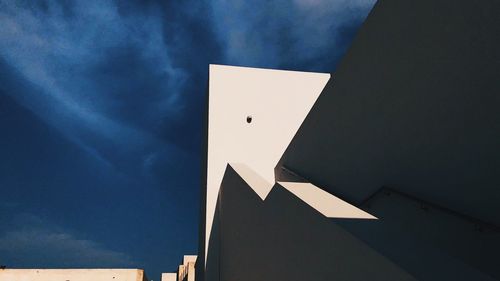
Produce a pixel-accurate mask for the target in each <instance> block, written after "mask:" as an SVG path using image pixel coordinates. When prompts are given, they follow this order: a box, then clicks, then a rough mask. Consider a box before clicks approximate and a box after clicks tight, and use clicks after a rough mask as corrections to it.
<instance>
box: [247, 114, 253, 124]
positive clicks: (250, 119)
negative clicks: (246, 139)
mask: <svg viewBox="0 0 500 281" xmlns="http://www.w3.org/2000/svg"><path fill="white" fill-rule="evenodd" d="M247 123H248V124H250V123H252V116H250V115H248V116H247Z"/></svg>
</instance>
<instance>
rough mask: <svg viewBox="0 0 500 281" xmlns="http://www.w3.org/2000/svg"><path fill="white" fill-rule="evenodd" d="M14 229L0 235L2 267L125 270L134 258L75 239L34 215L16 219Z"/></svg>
mask: <svg viewBox="0 0 500 281" xmlns="http://www.w3.org/2000/svg"><path fill="white" fill-rule="evenodd" d="M16 219H17V220H18V222H17V223H16V224H15V225H14V229H10V230H7V231H5V232H4V233H1V234H0V257H1V260H2V262H3V263H5V264H7V265H8V264H17V265H18V266H21V265H22V266H32V267H33V266H34V267H40V266H56V267H79V266H86V267H88V266H95V267H126V266H132V265H133V264H134V261H133V259H132V258H131V257H130V256H129V255H127V254H125V253H122V252H119V251H114V250H110V249H107V248H106V247H104V246H103V245H101V244H99V243H97V242H95V241H91V240H87V239H81V238H78V237H76V236H75V235H73V234H71V233H70V232H69V231H68V230H66V229H63V228H60V227H58V226H56V225H54V224H51V223H50V222H47V221H46V220H43V219H41V218H39V217H37V216H34V215H29V214H22V215H18V216H17V217H16Z"/></svg>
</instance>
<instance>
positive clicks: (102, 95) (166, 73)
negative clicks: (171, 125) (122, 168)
mask: <svg viewBox="0 0 500 281" xmlns="http://www.w3.org/2000/svg"><path fill="white" fill-rule="evenodd" d="M142 9H143V10H137V11H136V10H134V9H121V7H120V6H118V5H117V3H115V2H114V1H111V0H99V1H97V0H88V1H87V0H74V1H64V2H59V1H56V0H48V1H37V2H31V1H26V2H20V1H10V0H5V1H4V0H0V26H2V28H1V29H0V57H1V58H2V59H3V60H4V61H5V62H6V63H8V64H9V65H10V66H11V67H13V68H14V69H15V70H16V71H17V72H18V73H19V74H20V75H21V76H22V77H23V79H25V80H26V81H27V82H28V83H30V84H31V85H32V86H33V88H35V89H36V90H33V91H27V92H16V91H10V93H11V95H13V96H14V97H15V98H16V99H17V100H18V101H19V102H20V103H21V104H23V105H24V106H26V107H28V108H29V109H31V110H32V111H33V112H35V113H36V114H37V115H38V116H39V117H40V118H42V119H43V120H45V121H46V122H47V123H49V124H50V125H52V126H54V127H56V128H57V129H59V130H60V131H61V132H62V133H63V134H65V135H66V136H67V137H68V138H69V139H71V140H73V141H74V142H76V143H77V144H79V145H81V146H82V147H83V148H84V149H85V150H87V151H89V152H91V153H93V154H95V155H96V157H97V158H98V159H101V160H103V161H104V162H106V161H109V155H104V154H103V153H102V151H101V150H102V149H101V148H100V147H99V145H98V144H96V140H97V142H98V143H100V142H102V141H104V142H105V143H106V142H107V143H108V146H114V147H116V149H117V150H118V151H119V150H120V149H125V150H128V149H129V148H130V147H134V148H137V147H142V148H143V147H144V146H147V145H150V144H151V142H155V141H157V140H156V139H155V137H154V129H155V128H154V126H155V124H157V123H158V122H159V120H156V119H158V118H160V117H159V116H161V118H169V117H170V118H171V119H175V118H177V117H176V115H178V114H181V113H182V108H183V100H182V94H181V92H182V87H183V84H184V82H185V80H186V77H187V74H186V72H185V71H184V70H182V69H178V68H175V67H174V66H173V64H172V61H171V59H170V57H169V55H168V46H167V45H166V44H165V42H164V37H163V21H162V17H161V15H160V14H158V13H157V12H156V10H155V7H154V6H152V7H146V8H142ZM121 61H125V63H122V64H121V65H120V63H121ZM128 68H129V69H128ZM148 77H153V78H154V79H152V78H149V79H148ZM131 100H132V101H131ZM131 120H132V121H131ZM139 149H140V148H139Z"/></svg>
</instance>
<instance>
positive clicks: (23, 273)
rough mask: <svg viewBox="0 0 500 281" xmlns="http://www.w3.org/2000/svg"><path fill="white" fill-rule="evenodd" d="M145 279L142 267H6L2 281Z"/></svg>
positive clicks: (129, 280) (112, 280)
mask: <svg viewBox="0 0 500 281" xmlns="http://www.w3.org/2000/svg"><path fill="white" fill-rule="evenodd" d="M108 280H109V281H143V280H146V279H145V276H144V270H142V269H4V270H0V281H108Z"/></svg>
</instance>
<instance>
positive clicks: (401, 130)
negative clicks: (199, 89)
mask: <svg viewBox="0 0 500 281" xmlns="http://www.w3.org/2000/svg"><path fill="white" fill-rule="evenodd" d="M498 11H500V2H498V1H495V0H481V1H465V0H460V1H433V0H420V1H410V0H403V1H401V0H380V1H378V2H377V4H376V5H375V7H374V9H373V10H372V12H371V13H370V15H369V16H368V18H367V19H366V21H365V23H364V25H363V27H362V28H361V30H360V31H359V33H358V35H357V37H356V39H355V40H354V43H353V45H352V46H351V48H350V49H349V51H348V52H347V54H346V55H345V57H344V58H343V60H342V62H341V64H340V65H339V67H338V69H337V71H336V72H335V73H334V74H332V75H330V74H322V73H304V72H292V71H277V70H266V69H254V68H241V67H230V66H219V65H211V66H210V72H209V86H208V101H207V116H206V117H207V118H206V120H207V123H206V136H207V138H206V141H207V142H206V144H205V147H206V159H205V162H204V164H205V168H206V169H205V174H204V175H203V185H202V215H201V224H200V230H201V233H200V248H199V258H198V260H197V262H196V270H197V275H196V276H197V280H206V281H212V280H220V281H232V280H238V281H245V280H249V281H250V280H252V281H253V280H287V281H293V280H297V281H298V280H315V281H319V280H497V279H500V266H499V262H498V261H499V260H500V205H499V204H498V202H500V110H499V108H500V79H499V78H498V77H500V17H498Z"/></svg>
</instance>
